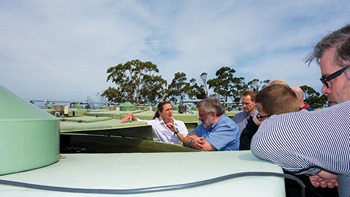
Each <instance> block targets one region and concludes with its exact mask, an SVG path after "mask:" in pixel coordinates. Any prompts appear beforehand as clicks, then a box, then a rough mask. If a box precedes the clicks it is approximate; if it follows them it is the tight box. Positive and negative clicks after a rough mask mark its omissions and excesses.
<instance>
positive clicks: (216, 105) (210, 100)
mask: <svg viewBox="0 0 350 197" xmlns="http://www.w3.org/2000/svg"><path fill="white" fill-rule="evenodd" d="M200 107H202V108H203V109H204V111H205V113H210V112H216V116H221V115H222V114H223V113H225V108H224V107H223V106H222V104H221V103H220V100H219V99H218V98H216V97H207V98H205V99H203V100H201V101H200V102H199V103H198V104H197V108H200Z"/></svg>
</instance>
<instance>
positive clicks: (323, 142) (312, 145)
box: [251, 25, 350, 196]
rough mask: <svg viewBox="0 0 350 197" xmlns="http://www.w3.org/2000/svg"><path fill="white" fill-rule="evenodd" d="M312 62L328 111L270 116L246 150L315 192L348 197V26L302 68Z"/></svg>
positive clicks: (319, 47)
mask: <svg viewBox="0 0 350 197" xmlns="http://www.w3.org/2000/svg"><path fill="white" fill-rule="evenodd" d="M314 60H316V62H317V63H318V64H319V65H320V68H321V76H322V77H321V79H320V80H321V82H322V83H323V87H322V90H321V91H322V93H323V94H326V95H327V96H328V101H329V103H330V105H331V106H330V107H329V108H324V109H320V110H316V111H313V112H310V111H306V110H302V111H300V112H291V113H286V114H281V115H275V116H271V117H270V118H269V119H267V120H265V121H264V122H263V123H262V124H261V125H260V127H259V129H258V131H257V133H256V134H255V135H254V137H253V139H252V142H251V150H252V153H253V154H254V155H255V156H257V157H258V158H261V159H264V160H268V161H271V162H273V163H275V164H277V165H279V166H281V167H282V168H284V169H285V170H287V171H289V172H292V173H294V174H307V175H309V178H310V181H311V183H312V184H313V186H315V187H329V188H333V187H336V186H338V193H339V196H350V189H349V188H350V69H348V68H350V25H346V26H344V27H342V28H340V29H338V30H336V31H334V32H333V33H331V34H329V35H327V36H326V37H324V38H323V39H322V40H321V41H320V42H319V43H318V44H317V45H316V46H315V48H314V51H313V52H312V53H311V54H310V55H309V56H308V58H307V60H306V62H308V63H309V64H310V63H311V62H312V61H314Z"/></svg>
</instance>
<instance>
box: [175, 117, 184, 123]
mask: <svg viewBox="0 0 350 197" xmlns="http://www.w3.org/2000/svg"><path fill="white" fill-rule="evenodd" d="M174 123H175V124H185V123H184V121H182V120H176V119H175V118H174Z"/></svg>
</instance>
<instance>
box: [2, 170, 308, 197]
mask: <svg viewBox="0 0 350 197" xmlns="http://www.w3.org/2000/svg"><path fill="white" fill-rule="evenodd" d="M245 176H275V177H283V178H288V179H292V180H294V181H296V182H298V183H299V185H300V186H301V194H302V197H305V185H304V183H303V182H302V181H301V180H300V179H298V178H297V177H295V176H293V175H289V174H281V173H276V172H240V173H234V174H229V175H224V176H220V177H216V178H212V179H206V180H202V181H196V182H192V183H184V184H176V185H164V186H157V187H145V188H136V189H87V188H70V187H57V186H47V185H39V184H31V183H24V182H17V181H9V180H1V179H0V184H2V185H9V186H17V187H25V188H30V189H38V190H47V191H56V192H70V193H89V194H139V193H150V192H160V191H170V190H180V189H187V188H192V187H199V186H203V185H208V184H212V183H216V182H220V181H224V180H228V179H232V178H238V177H245Z"/></svg>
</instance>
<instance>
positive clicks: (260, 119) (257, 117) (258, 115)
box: [256, 113, 271, 122]
mask: <svg viewBox="0 0 350 197" xmlns="http://www.w3.org/2000/svg"><path fill="white" fill-rule="evenodd" d="M270 116H271V115H266V116H262V115H261V114H259V113H258V114H256V119H258V120H259V121H260V122H261V121H262V119H263V118H268V117H270Z"/></svg>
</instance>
